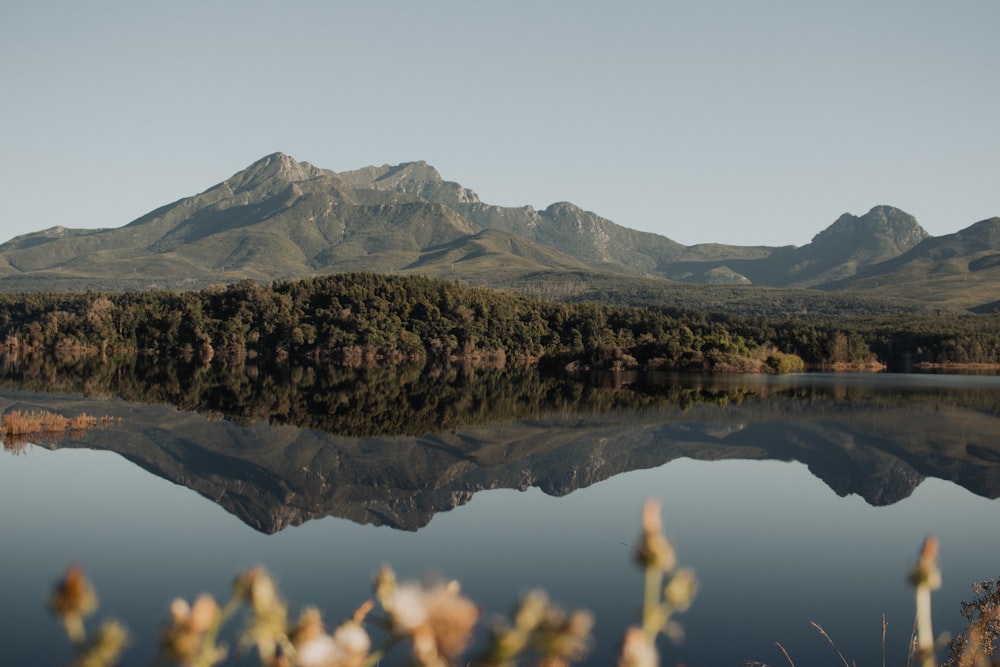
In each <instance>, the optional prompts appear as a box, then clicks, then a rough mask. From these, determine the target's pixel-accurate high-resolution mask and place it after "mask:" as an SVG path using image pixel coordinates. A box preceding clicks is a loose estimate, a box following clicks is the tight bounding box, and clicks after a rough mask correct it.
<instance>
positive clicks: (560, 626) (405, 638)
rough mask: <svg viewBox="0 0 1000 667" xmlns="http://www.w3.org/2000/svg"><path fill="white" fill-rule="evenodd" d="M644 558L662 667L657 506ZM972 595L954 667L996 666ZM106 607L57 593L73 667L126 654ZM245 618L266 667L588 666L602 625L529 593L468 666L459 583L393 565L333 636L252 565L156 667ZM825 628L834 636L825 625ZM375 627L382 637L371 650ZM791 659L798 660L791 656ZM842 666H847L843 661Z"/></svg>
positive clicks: (686, 576)
mask: <svg viewBox="0 0 1000 667" xmlns="http://www.w3.org/2000/svg"><path fill="white" fill-rule="evenodd" d="M937 551H938V543H937V540H936V539H934V538H933V537H931V538H928V539H927V540H926V541H925V543H924V546H923V549H922V550H921V553H920V558H919V559H918V562H917V564H916V565H915V566H914V568H913V569H912V570H911V572H910V580H911V583H912V584H913V586H914V590H915V594H916V610H917V611H916V644H915V650H914V652H913V654H912V657H916V658H917V660H918V661H919V664H920V665H921V667H933V666H934V665H935V664H936V663H935V656H934V654H935V649H936V648H937V647H939V646H941V645H942V644H943V642H942V641H941V640H937V639H935V638H934V636H933V633H932V628H931V622H930V611H931V607H930V594H931V591H933V590H935V589H937V588H938V587H940V585H941V573H940V570H939V569H938V565H937ZM635 555H636V560H637V562H638V564H639V565H640V566H641V567H642V569H643V582H644V583H643V588H644V591H643V602H642V614H641V619H640V623H639V625H637V626H633V627H630V628H628V629H627V630H626V632H625V635H624V637H623V639H622V642H621V646H620V652H619V656H618V660H617V664H618V667H657V666H658V665H659V662H660V658H659V651H658V649H657V639H658V637H659V636H660V635H661V634H663V635H665V636H666V637H668V638H669V639H671V640H674V641H679V640H680V639H681V638H682V637H683V630H682V628H681V626H680V625H679V624H678V623H677V622H676V620H675V616H676V615H677V614H678V613H681V612H684V611H686V610H687V609H688V608H690V606H691V604H692V602H693V600H694V597H695V595H696V593H697V589H698V582H697V580H696V578H695V576H694V572H693V571H692V570H690V569H688V568H679V567H678V566H677V557H676V554H675V552H674V548H673V546H672V545H671V544H670V542H669V541H668V540H667V538H666V537H665V536H664V534H663V524H662V520H661V517H660V505H659V503H657V502H656V501H653V500H650V501H648V502H647V503H646V505H645V506H644V508H643V511H642V532H641V535H640V538H639V543H638V545H637V547H636V554H635ZM975 590H976V592H977V593H978V597H977V598H976V599H975V600H974V601H973V602H970V603H966V604H964V605H963V610H962V614H963V615H964V616H965V617H966V619H967V620H969V622H970V625H969V628H968V629H967V630H966V631H964V632H963V633H960V634H959V635H958V636H957V637H956V639H955V641H953V642H952V644H951V649H952V652H951V657H950V658H949V660H948V662H947V663H946V664H947V665H948V667H973V666H975V667H988V666H989V665H991V663H989V662H988V659H987V656H989V655H990V654H991V653H992V652H993V648H994V644H995V643H996V642H997V640H998V638H1000V579H998V580H996V581H993V582H984V583H982V584H979V585H978V588H976V589H975ZM97 607H98V597H97V593H96V591H95V590H94V588H93V586H92V585H91V584H90V582H89V581H88V580H87V578H86V576H85V575H84V572H83V570H82V569H81V568H80V567H79V566H71V567H70V568H69V569H68V570H67V571H66V574H65V576H64V577H63V578H62V579H61V580H60V581H58V582H57V583H56V585H55V587H54V588H53V591H52V594H51V596H50V598H49V608H50V609H51V611H52V612H53V614H55V615H56V616H57V617H58V618H59V620H60V621H61V622H62V624H63V626H64V627H65V630H66V634H67V636H68V637H69V640H70V643H71V645H72V647H73V651H74V661H73V663H72V665H73V667H113V666H114V665H117V664H118V663H119V661H120V659H121V656H122V653H123V652H124V650H125V648H126V645H127V642H128V633H127V632H126V630H125V628H124V626H123V625H122V624H121V623H118V622H117V621H107V622H105V623H104V624H103V625H101V626H100V627H99V629H98V630H97V631H96V632H95V633H94V634H93V635H92V636H88V634H87V632H86V627H85V619H86V618H87V617H88V616H90V615H91V614H93V613H94V612H95V611H96V610H97ZM241 610H243V611H244V612H245V614H244V615H245V617H246V621H245V626H244V629H243V632H242V634H241V636H240V640H239V641H240V644H241V645H242V646H245V647H248V648H253V649H254V651H255V652H256V653H257V656H258V658H259V662H260V664H261V665H262V666H264V667H375V665H377V664H379V663H380V662H382V661H383V660H386V659H387V655H388V653H389V652H390V651H391V650H393V649H394V648H395V647H397V646H399V647H402V648H401V649H400V650H403V651H406V655H408V656H409V659H410V662H411V663H412V664H415V665H419V666H420V667H455V666H456V665H460V664H461V665H475V666H478V667H517V666H518V665H521V664H525V663H527V662H529V661H530V662H532V663H534V664H538V665H540V666H541V667H567V666H568V665H570V664H572V663H574V662H578V661H580V660H581V659H583V658H584V657H585V655H586V653H587V650H588V648H589V646H590V643H591V635H590V632H591V629H592V627H593V622H594V621H593V616H592V615H591V614H590V612H587V611H572V612H566V611H564V610H562V609H561V608H560V607H558V606H557V605H555V604H553V603H552V602H550V601H549V599H548V597H547V595H546V594H545V593H544V592H542V591H531V592H529V593H527V594H526V595H524V596H523V597H522V598H521V600H520V601H519V603H518V604H517V605H516V607H515V608H514V609H513V611H512V612H511V614H510V617H509V618H503V619H497V620H496V621H495V622H494V623H493V625H492V629H491V632H490V633H489V636H488V638H487V640H486V641H485V645H484V647H483V648H482V650H481V651H480V652H479V653H478V655H477V657H475V658H473V659H469V658H463V656H464V655H465V653H466V651H467V649H468V648H469V646H470V644H471V643H472V638H473V634H474V632H475V630H476V626H477V624H478V622H479V620H480V616H481V613H480V609H479V607H477V606H476V605H475V604H474V603H473V602H472V601H471V600H469V599H468V598H466V597H465V596H464V595H463V594H462V592H461V588H460V586H459V584H458V582H457V581H449V582H444V583H438V584H433V585H424V584H420V583H415V582H398V581H397V580H396V576H395V573H394V572H393V571H392V570H391V569H389V568H388V567H384V568H382V570H381V571H380V572H379V573H378V575H377V576H376V579H375V582H374V591H373V598H372V599H369V600H366V601H364V602H363V603H362V604H361V605H360V606H359V607H358V608H357V610H356V611H355V612H354V614H353V615H352V616H351V618H349V619H347V620H345V621H344V622H342V623H341V624H340V625H338V626H337V627H336V628H334V629H333V630H332V631H328V630H327V629H326V625H325V623H324V621H323V618H322V615H321V613H320V611H319V610H318V609H316V608H314V607H307V608H306V609H305V610H303V611H302V613H301V614H300V615H299V617H298V619H297V620H295V621H294V622H293V621H290V620H289V616H288V606H287V604H286V603H285V601H284V600H283V599H282V598H281V596H280V594H279V592H278V589H277V586H276V585H275V583H274V580H273V579H272V578H271V576H270V575H269V574H268V573H267V572H266V571H265V570H263V569H262V568H254V569H251V570H248V571H247V572H244V573H242V574H240V575H239V576H238V577H237V578H236V580H235V582H234V584H233V587H232V593H231V596H230V598H229V600H228V601H227V602H226V603H225V604H224V605H221V606H220V605H219V604H218V602H216V600H215V599H214V598H213V597H212V596H211V595H208V594H203V595H201V596H199V597H198V598H197V599H195V600H194V601H193V602H191V603H189V602H187V601H186V600H183V599H180V598H178V599H176V600H174V601H173V602H172V603H171V604H170V608H169V612H170V616H169V619H168V620H167V621H166V622H165V623H164V625H163V628H162V632H161V640H160V647H159V654H158V656H157V659H156V661H155V663H154V664H155V665H157V666H166V665H180V666H182V667H211V666H212V665H218V664H220V663H221V662H223V661H224V660H225V659H226V657H227V655H228V651H227V649H226V647H225V646H223V645H222V644H220V643H219V637H220V634H221V630H222V628H223V626H224V625H225V624H226V623H227V622H228V621H229V620H231V619H232V618H233V617H234V616H235V615H236V613H237V612H239V611H241ZM883 623H884V621H883ZM814 625H816V624H814ZM366 626H367V627H366ZM816 627H817V629H819V630H820V631H821V632H822V633H823V634H824V635H825V632H824V631H822V628H819V626H818V625H817V626H816ZM367 628H371V629H373V630H375V631H378V632H379V633H380V635H381V636H382V639H381V641H380V643H379V644H378V645H377V646H375V647H374V648H373V642H372V639H371V636H370V635H369V630H368V629H367ZM883 632H884V628H883ZM827 638H828V639H829V637H827ZM831 643H832V640H831ZM779 647H780V644H779ZM782 650H783V649H782ZM785 657H786V658H788V660H789V662H790V663H791V658H790V657H789V656H788V654H787V653H785ZM841 659H842V660H843V662H844V664H845V665H846V664H847V660H846V659H844V658H843V656H842V655H841ZM747 664H757V665H761V664H763V663H747ZM791 664H793V665H794V663H791ZM992 664H993V665H996V664H997V663H992Z"/></svg>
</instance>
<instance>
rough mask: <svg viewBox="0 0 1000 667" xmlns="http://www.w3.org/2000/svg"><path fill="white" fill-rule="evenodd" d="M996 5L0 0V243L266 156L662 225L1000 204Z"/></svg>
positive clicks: (119, 220) (98, 220) (930, 213)
mask: <svg viewBox="0 0 1000 667" xmlns="http://www.w3.org/2000/svg"><path fill="white" fill-rule="evenodd" d="M998 29H1000V2H997V1H996V0H970V1H964V0H960V1H958V2H942V1H940V0H933V1H928V0H891V1H886V2H881V1H879V0H860V1H859V0H838V1H837V2H829V1H826V0H824V1H822V2H816V1H811V0H787V1H785V0H781V1H772V0H761V1H760V2H748V1H746V0H732V1H729V2H713V1H711V0H704V1H699V0H690V1H683V2H673V1H669V0H659V1H648V2H643V1H635V2H611V1H610V0H609V1H606V2H590V1H588V0H567V1H557V0H530V1H521V0H505V1H504V2H475V1H472V2H470V1H468V0H463V1H457V0H456V1H451V0H448V1H440V2H438V1H431V0H428V1H426V2H416V1H414V0H405V1H403V0H400V1H394V0H386V1H377V0H375V1H360V0H358V1H354V2H347V1H344V2H335V1H332V0H331V1H320V0H316V1H304V0H303V1H287V2H255V1H253V0H240V1H236V0H219V1H205V0H199V1H197V2H193V1H189V0H177V1H172V2H159V3H145V2H135V1H134V0H131V1H129V2H101V1H99V0H98V1H95V2H79V1H77V0H72V1H66V2H46V1H45V0H39V1H37V2H32V1H29V0H7V1H6V2H2V3H0V152H2V160H0V240H7V239H9V238H11V237H13V236H15V235H18V234H21V233H25V232H31V231H40V230H42V229H45V228H48V227H52V226H55V225H63V226H66V227H73V228H85V229H91V228H97V227H118V226H121V225H124V224H126V223H128V222H129V221H131V220H133V219H134V218H136V217H138V216H140V215H142V214H143V213H146V212H148V211H150V210H152V209H153V208H156V207H158V206H161V205H163V204H166V203H169V202H172V201H174V200H177V199H179V198H182V197H185V196H188V195H191V194H195V193H197V192H200V191H202V190H205V189H207V188H208V187H210V186H212V185H214V184H215V183H218V182H219V181H222V180H224V179H225V178H228V177H229V176H230V175H232V174H233V173H235V172H237V171H239V170H241V169H243V168H244V167H246V166H247V165H249V164H250V163H251V162H253V161H254V160H256V159H258V158H260V157H262V156H264V155H266V154H268V153H272V152H274V151H282V152H285V153H288V154H289V155H291V156H292V157H294V158H295V159H297V160H301V161H307V162H311V163H312V164H314V165H316V166H319V167H323V168H327V169H334V170H337V171H342V170H349V169H356V168H359V167H362V166H365V165H369V164H397V163H399V162H405V161H410V160H426V161H427V162H429V163H430V164H432V165H434V166H435V167H437V169H438V171H440V172H441V174H442V176H444V178H446V179H448V180H454V181H458V182H460V183H462V184H463V185H465V186H466V187H469V188H471V189H473V190H475V191H476V192H477V193H479V195H480V197H481V198H482V199H483V200H484V201H487V202H490V203H496V204H502V205H510V206H522V205H525V204H531V205H533V206H535V207H536V208H542V207H545V206H547V205H548V204H550V203H552V202H556V201H571V202H573V203H575V204H577V205H578V206H581V207H582V208H585V209H587V210H590V211H594V212H595V213H598V214H600V215H602V216H604V217H607V218H610V219H611V220H614V221H615V222H617V223H619V224H621V225H624V226H626V227H631V228H634V229H642V230H648V231H653V232H656V233H659V234H663V235H665V236H668V237H670V238H672V239H674V240H677V241H680V242H681V243H685V244H693V243H699V242H713V241H715V242H725V243H735V244H753V243H763V244H767V245H783V244H787V243H792V244H795V245H802V244H804V243H807V242H808V241H809V240H810V239H811V238H812V237H813V235H815V234H816V233H817V232H819V231H820V230H822V229H823V228H825V227H826V226H828V225H829V224H830V223H832V222H833V221H834V220H835V219H836V218H837V217H838V216H839V215H840V214H841V213H844V212H850V213H854V214H858V215H860V214H862V213H864V212H866V211H867V210H868V209H870V208H871V207H872V206H875V205H878V204H891V205H893V206H897V207H899V208H902V209H903V210H905V211H907V212H909V213H911V214H913V215H914V216H916V218H917V220H918V221H919V222H920V223H921V224H922V225H923V226H924V227H925V228H926V229H927V230H928V231H929V232H930V233H931V234H934V235H941V234H948V233H951V232H955V231H958V230H959V229H961V228H963V227H966V226H968V225H970V224H972V223H973V222H976V221H978V220H981V219H984V218H987V217H991V216H994V215H1000V48H997V41H996V36H997V30H998Z"/></svg>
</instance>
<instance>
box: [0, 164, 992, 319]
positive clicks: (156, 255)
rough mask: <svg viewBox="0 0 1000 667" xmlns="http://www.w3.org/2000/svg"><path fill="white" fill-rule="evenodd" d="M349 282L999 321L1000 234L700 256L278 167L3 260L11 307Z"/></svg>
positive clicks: (529, 212)
mask: <svg viewBox="0 0 1000 667" xmlns="http://www.w3.org/2000/svg"><path fill="white" fill-rule="evenodd" d="M108 196H111V197H113V196H114V193H113V192H112V193H109V195H108ZM649 196H656V193H650V195H649ZM810 217H814V216H810ZM341 271H379V272H397V273H404V274H407V273H410V274H423V275H431V276H437V277H447V278H455V279H462V280H465V281H467V282H470V283H473V284H481V285H487V286H494V287H517V288H519V289H526V288H530V287H532V286H533V287H535V288H537V289H538V290H539V291H540V293H544V294H546V295H553V296H566V295H567V293H568V292H571V291H573V290H577V291H579V290H580V289H583V287H585V286H587V285H591V284H595V283H601V284H605V285H607V284H614V285H616V286H623V285H624V286H629V289H645V290H649V289H652V290H654V291H655V290H656V289H661V287H665V286H668V285H670V286H672V287H671V289H674V288H676V287H677V284H678V283H688V284H697V285H727V286H740V285H756V286H766V287H773V288H781V289H800V290H801V289H808V290H822V291H826V292H836V293H838V294H840V295H843V294H849V295H851V296H852V297H853V296H857V295H861V296H863V295H873V296H877V297H879V298H889V299H899V300H906V299H920V300H921V301H922V302H924V303H933V304H936V305H938V306H940V307H960V308H973V309H980V310H991V309H992V307H993V305H994V303H995V302H998V301H1000V218H991V219H989V220H984V221H981V222H977V223H975V224H973V225H971V226H970V227H968V228H966V229H963V230H961V231H959V232H956V233H955V234H950V235H946V236H941V237H931V236H930V235H928V233H927V232H926V231H925V230H924V229H923V228H922V227H921V226H920V224H919V223H918V222H917V221H916V219H914V218H913V216H911V215H909V214H907V213H905V212H903V211H900V210H899V209H896V208H893V207H891V206H876V207H874V208H872V209H871V210H870V211H869V212H868V213H866V214H864V215H861V216H855V215H851V214H844V215H842V216H841V217H840V218H838V219H837V220H836V221H835V222H833V224H831V225H830V226H829V227H827V228H826V229H824V230H822V231H820V232H819V233H818V234H816V236H815V237H814V238H813V239H812V241H811V242H810V243H808V244H806V245H804V246H801V247H794V246H783V247H768V246H732V245H725V244H700V245H694V246H684V245H681V244H679V243H677V242H675V241H673V240H671V239H669V238H666V237H664V236H660V235H657V234H651V233H648V232H640V231H636V230H632V229H628V228H626V227H623V226H621V225H618V224H616V223H614V222H612V221H610V220H607V219H605V218H602V217H600V216H599V215H596V214H595V213H591V212H589V211H584V210H581V209H580V208H578V207H576V206H574V205H573V204H571V203H569V202H559V203H555V204H552V205H550V206H549V207H547V208H546V209H544V210H541V211H539V210H536V209H534V208H532V207H531V206H524V207H519V208H514V207H502V206H496V205H492V204H488V203H485V202H482V201H480V199H479V197H478V196H477V195H476V193H475V192H473V191H472V190H469V189H468V188H465V187H463V186H462V185H460V184H458V183H456V182H452V181H446V180H444V179H443V178H442V177H441V175H440V174H439V173H438V172H437V171H436V170H435V169H434V168H433V167H431V166H430V165H427V164H426V163H423V162H410V163H404V164H400V165H396V166H388V165H386V166H382V167H366V168H363V169H358V170H356V171H350V172H341V173H336V172H333V171H329V170H325V169H320V168H317V167H314V166H313V165H310V164H308V163H306V162H296V161H295V160H294V159H292V158H291V157H289V156H287V155H284V154H282V153H275V154H272V155H268V156H266V157H264V158H262V159H261V160H258V161H257V162H255V163H254V164H252V165H250V166H249V167H248V168H246V169H245V170H243V171H241V172H239V173H237V174H235V175H233V176H232V177H230V178H229V179H227V180H225V181H223V182H222V183H219V184H218V185H215V186H214V187H211V188H209V189H208V190H206V191H204V192H202V193H200V194H197V195H194V196H192V197H188V198H185V199H181V200H179V201H177V202H174V203H172V204H168V205H166V206H162V207H160V208H158V209H156V210H154V211H151V212H150V213H148V214H146V215H144V216H142V217H140V218H138V219H137V220H134V221H133V222H131V223H129V224H127V225H125V226H124V227H118V228H108V229H95V230H82V229H71V228H67V227H55V228H52V229H48V230H44V231H41V232H37V233H33V234H26V235H22V236H19V237H17V238H15V239H12V240H11V241H8V242H7V243H4V244H3V245H0V291H5V292H16V291H41V290H82V289H97V290H123V289H144V288H169V289H188V288H199V287H204V286H207V285H209V284H212V283H220V282H233V281H237V280H241V279H252V280H258V281H263V282H270V281H272V280H276V279H294V278H300V277H306V276H311V275H316V274H324V273H333V272H341ZM571 283H572V286H571ZM560 292H562V293H560Z"/></svg>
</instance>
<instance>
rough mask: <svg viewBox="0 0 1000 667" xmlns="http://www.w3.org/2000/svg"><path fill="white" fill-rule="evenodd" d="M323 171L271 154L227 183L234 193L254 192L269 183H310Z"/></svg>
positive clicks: (284, 156) (281, 155)
mask: <svg viewBox="0 0 1000 667" xmlns="http://www.w3.org/2000/svg"><path fill="white" fill-rule="evenodd" d="M323 173H324V172H323V170H322V169H317V168H316V167H314V166H312V165H311V164H309V163H308V162H296V161H295V160H294V159H293V158H292V157H291V156H288V155H285V154H284V153H271V154H270V155H266V156H264V157H262V158H261V159H259V160H257V161H256V162H254V163H253V164H251V165H250V166H249V167H247V168H246V169H244V170H243V171H241V172H239V173H237V174H234V175H233V176H232V177H231V178H230V179H228V180H227V181H226V184H227V185H228V186H229V187H230V188H231V189H232V191H233V192H240V191H243V190H252V189H253V188H255V187H257V186H259V185H261V184H263V183H267V182H272V181H286V182H289V183H296V182H300V181H308V180H310V179H313V178H317V177H319V176H322V175H323Z"/></svg>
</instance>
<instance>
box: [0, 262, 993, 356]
mask: <svg viewBox="0 0 1000 667" xmlns="http://www.w3.org/2000/svg"><path fill="white" fill-rule="evenodd" d="M998 324H1000V320H998V318H997V317H996V316H989V315H973V314H969V315H965V316H956V315H955V314H953V313H952V314H948V315H946V316H936V315H923V314H910V315H893V316H892V317H891V318H885V319H882V320H879V319H873V318H859V319H844V318H831V317H826V318H819V317H797V318H784V319H769V318H752V317H745V316H738V315H706V314H700V313H694V312H687V311H681V310H679V309H675V308H669V307H644V308H634V307H625V306H607V305H598V304H594V303H589V302H582V303H573V304H567V303H556V302H550V301H545V300H541V299H532V298H527V297H523V296H517V295H514V294H510V293H505V292H498V291H492V290H488V289H479V288H469V287H465V286H462V285H460V284H457V283H454V282H448V281H443V280H436V279H430V278H421V277H401V276H393V275H382V274H374V273H360V274H338V275H331V276H324V277H316V278H309V279H305V280H299V281H294V282H278V283H274V284H273V285H271V286H270V287H268V286H263V285H260V284H257V283H254V282H252V281H243V282H240V283H237V284H234V285H229V286H218V287H214V288H209V289H205V290H200V291H191V292H153V291H151V292H128V293H95V292H88V293H57V294H41V293H38V294H21V295H0V331H2V332H3V334H4V339H5V342H6V348H7V349H8V350H25V349H35V350H38V349H44V350H54V351H57V352H58V351H60V350H63V351H65V350H72V351H76V352H79V351H89V352H102V353H109V352H135V353H141V354H144V355H151V356H160V355H170V356H178V355H181V356H188V357H191V358H193V359H196V360H200V361H202V362H208V361H210V360H211V359H212V358H213V357H215V356H216V355H220V354H221V355H225V356H226V357H227V358H228V359H231V360H232V359H236V360H239V359H245V358H248V357H256V358H264V359H275V360H279V361H280V360H292V361H294V360H296V359H299V360H309V361H313V362H315V361H336V362H341V363H347V364H354V365H369V364H373V363H377V362H379V361H393V362H398V361H403V360H417V359H420V360H424V361H427V362H430V363H437V362H442V363H443V362H446V361H449V360H455V359H464V360H472V361H486V362H490V363H496V364H499V363H503V362H506V361H510V360H513V359H518V360H523V361H530V362H536V361H539V362H541V363H544V364H552V365H558V366H560V367H562V366H565V365H571V366H575V367H597V368H630V367H645V368H667V369H675V370H698V371H761V370H772V371H794V370H799V369H801V368H802V367H803V364H805V365H809V366H812V367H822V366H831V365H832V366H836V365H842V366H847V367H862V366H874V365H878V364H884V365H888V366H890V367H893V368H901V367H905V366H907V365H912V364H920V363H929V364H995V363H998V362H1000V326H998Z"/></svg>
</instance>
